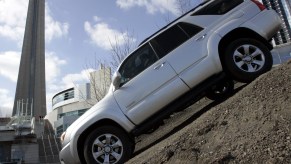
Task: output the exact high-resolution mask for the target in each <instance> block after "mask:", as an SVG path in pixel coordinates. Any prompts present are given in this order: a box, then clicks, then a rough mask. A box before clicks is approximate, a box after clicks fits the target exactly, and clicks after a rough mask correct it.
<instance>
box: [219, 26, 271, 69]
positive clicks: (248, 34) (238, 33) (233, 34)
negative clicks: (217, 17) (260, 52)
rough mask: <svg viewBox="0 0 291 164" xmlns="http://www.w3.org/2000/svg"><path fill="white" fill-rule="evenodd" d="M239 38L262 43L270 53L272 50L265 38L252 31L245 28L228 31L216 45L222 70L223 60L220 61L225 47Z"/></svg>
mask: <svg viewBox="0 0 291 164" xmlns="http://www.w3.org/2000/svg"><path fill="white" fill-rule="evenodd" d="M239 38H252V39H256V40H258V41H260V42H262V43H263V44H264V45H265V46H266V47H267V48H268V49H269V50H270V51H271V50H272V49H273V46H272V45H271V44H270V43H269V42H268V41H267V40H266V39H265V38H263V37H262V36H261V35H259V34H258V33H256V32H254V31H253V30H251V29H248V28H245V27H239V28H236V29H234V30H232V31H230V32H229V33H227V34H226V35H225V36H223V37H222V39H221V40H220V42H219V45H218V52H219V58H220V61H221V64H222V67H223V68H224V63H223V62H222V61H223V60H221V59H222V55H223V54H224V51H225V49H226V47H227V45H228V44H229V43H231V42H232V41H235V40H236V39H239Z"/></svg>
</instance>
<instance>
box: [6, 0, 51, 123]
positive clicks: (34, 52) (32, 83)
mask: <svg viewBox="0 0 291 164" xmlns="http://www.w3.org/2000/svg"><path fill="white" fill-rule="evenodd" d="M44 15H45V2H44V0H29V5H28V12H27V19H26V27H25V34H24V39H23V46H22V54H21V61H20V66H19V72H18V80H17V87H16V93H15V99H14V107H13V113H12V115H13V116H14V115H15V114H17V106H20V105H17V101H22V102H23V103H24V110H22V113H24V114H26V113H27V115H32V116H34V117H35V118H36V119H38V118H39V116H45V115H46V89H45V53H44V51H45V41H44V37H45V33H44V29H45V28H44V21H45V18H44ZM27 102H28V103H27ZM26 104H27V106H28V110H26ZM21 106H23V105H21ZM20 111H21V110H20ZM26 111H27V112H26ZM31 111H32V113H31Z"/></svg>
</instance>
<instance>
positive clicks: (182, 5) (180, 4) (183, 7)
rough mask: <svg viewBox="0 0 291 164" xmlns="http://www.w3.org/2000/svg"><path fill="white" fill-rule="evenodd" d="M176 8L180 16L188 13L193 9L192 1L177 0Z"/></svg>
mask: <svg viewBox="0 0 291 164" xmlns="http://www.w3.org/2000/svg"><path fill="white" fill-rule="evenodd" d="M176 6H177V9H178V11H179V12H180V15H182V14H184V13H186V12H188V11H189V10H190V9H191V8H192V7H193V6H192V3H191V0H176Z"/></svg>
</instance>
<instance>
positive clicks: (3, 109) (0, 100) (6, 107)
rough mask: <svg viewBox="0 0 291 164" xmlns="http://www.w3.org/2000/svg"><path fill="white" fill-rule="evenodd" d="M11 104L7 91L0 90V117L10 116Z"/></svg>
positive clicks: (11, 99) (11, 100)
mask: <svg viewBox="0 0 291 164" xmlns="http://www.w3.org/2000/svg"><path fill="white" fill-rule="evenodd" d="M13 103H14V102H13V98H12V97H10V96H9V91H8V90H7V89H2V88H0V104H1V106H0V117H6V116H11V114H12V106H13Z"/></svg>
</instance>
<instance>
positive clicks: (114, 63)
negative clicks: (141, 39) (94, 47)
mask: <svg viewBox="0 0 291 164" xmlns="http://www.w3.org/2000/svg"><path fill="white" fill-rule="evenodd" d="M123 34H126V35H122V38H121V39H118V37H117V36H116V35H115V37H114V39H113V40H111V39H109V42H110V46H111V49H110V51H111V53H110V55H111V59H112V60H111V62H110V66H111V68H112V69H113V70H114V71H116V69H117V67H118V65H119V64H120V63H121V62H122V61H123V59H124V58H125V57H126V56H127V55H128V54H129V53H130V52H131V51H132V50H133V49H134V48H135V47H136V46H137V45H136V39H135V37H134V36H135V35H134V32H129V31H128V30H127V31H126V32H123Z"/></svg>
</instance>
